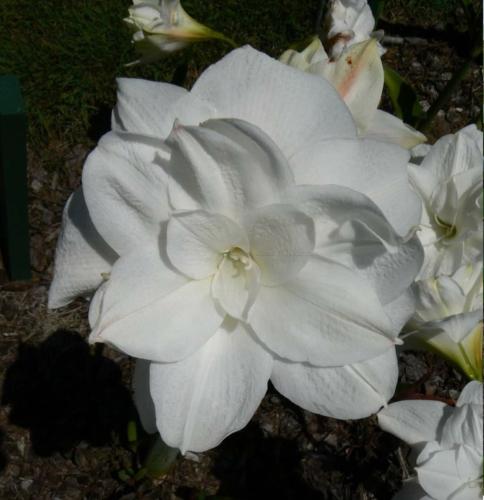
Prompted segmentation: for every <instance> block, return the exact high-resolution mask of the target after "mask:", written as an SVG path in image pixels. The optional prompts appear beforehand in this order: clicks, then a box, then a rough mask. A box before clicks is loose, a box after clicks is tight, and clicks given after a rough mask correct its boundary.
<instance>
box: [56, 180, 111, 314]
mask: <svg viewBox="0 0 484 500" xmlns="http://www.w3.org/2000/svg"><path fill="white" fill-rule="evenodd" d="M117 257H118V256H117V254H116V252H114V250H113V249H112V248H110V247H109V245H108V244H107V243H106V242H105V241H104V240H103V238H102V237H101V236H100V235H99V233H98V232H97V231H96V229H95V227H94V225H93V223H92V221H91V217H90V216H89V212H88V211H87V207H86V203H85V201H84V195H83V192H82V188H79V189H78V190H77V191H75V192H74V194H72V195H71V197H70V198H69V199H68V200H67V203H66V206H65V208H64V213H63V215H62V228H61V233H60V236H59V240H58V242H57V248H56V253H55V264H54V278H53V280H52V284H51V286H50V289H49V308H52V309H55V308H57V307H62V306H65V305H66V304H68V303H69V302H70V301H71V300H73V299H74V298H76V297H78V296H80V295H86V294H90V293H93V292H94V291H95V290H96V288H97V287H98V286H99V285H100V284H101V283H102V282H103V274H104V273H108V272H109V271H110V270H111V266H112V265H113V263H114V262H115V260H116V259H117Z"/></svg>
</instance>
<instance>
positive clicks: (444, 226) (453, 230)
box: [434, 215, 457, 239]
mask: <svg viewBox="0 0 484 500" xmlns="http://www.w3.org/2000/svg"><path fill="white" fill-rule="evenodd" d="M434 219H435V223H436V224H437V226H438V227H439V228H440V229H441V231H442V233H443V236H444V238H446V239H451V238H453V237H454V236H455V235H456V234H457V227H456V226H454V225H453V224H449V223H448V222H445V221H444V220H442V219H441V218H440V217H439V216H438V215H434Z"/></svg>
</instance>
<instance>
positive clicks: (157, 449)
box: [143, 434, 179, 479]
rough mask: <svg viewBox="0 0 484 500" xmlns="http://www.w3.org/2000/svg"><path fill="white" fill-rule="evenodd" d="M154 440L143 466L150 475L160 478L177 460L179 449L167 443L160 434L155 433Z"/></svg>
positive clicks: (153, 477)
mask: <svg viewBox="0 0 484 500" xmlns="http://www.w3.org/2000/svg"><path fill="white" fill-rule="evenodd" d="M152 440H153V444H152V445H151V448H150V451H149V452H148V455H147V457H146V460H145V461H144V464H143V466H144V469H146V474H147V475H148V476H149V477H151V478H152V479H158V478H160V477H162V476H164V475H165V474H166V473H167V472H168V471H169V470H170V468H171V467H172V466H173V464H174V463H175V462H176V459H177V458H178V454H179V450H178V449H177V448H171V447H170V446H168V445H167V444H165V443H164V442H163V441H162V439H161V437H160V435H159V434H155V435H154V436H153V438H152Z"/></svg>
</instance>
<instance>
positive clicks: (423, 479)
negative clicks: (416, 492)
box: [416, 450, 474, 500]
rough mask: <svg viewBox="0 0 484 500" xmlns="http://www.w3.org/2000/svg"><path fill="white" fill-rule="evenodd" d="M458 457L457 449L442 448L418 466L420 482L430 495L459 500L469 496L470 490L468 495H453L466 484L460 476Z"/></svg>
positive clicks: (464, 499)
mask: <svg viewBox="0 0 484 500" xmlns="http://www.w3.org/2000/svg"><path fill="white" fill-rule="evenodd" d="M456 458H457V451H456V450H441V451H437V452H435V453H433V454H432V455H431V456H430V458H429V459H428V460H427V461H425V462H424V463H423V464H421V465H419V466H418V467H417V468H416V469H417V475H418V479H419V481H420V484H421V485H422V487H423V489H424V490H425V491H426V492H427V493H428V494H429V495H430V496H432V497H434V498H442V499H454V498H456V499H458V500H466V499H468V498H469V496H468V493H469V492H465V493H467V496H466V495H465V494H464V496H453V493H456V492H457V491H458V490H460V489H461V488H462V487H463V486H464V485H465V481H464V480H463V479H462V478H461V477H460V476H459V472H458V469H457V463H456ZM472 498H474V497H473V496H472Z"/></svg>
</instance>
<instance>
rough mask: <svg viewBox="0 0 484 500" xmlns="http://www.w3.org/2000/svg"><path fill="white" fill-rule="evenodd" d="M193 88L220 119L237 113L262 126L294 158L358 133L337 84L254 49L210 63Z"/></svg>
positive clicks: (194, 93) (237, 51)
mask: <svg viewBox="0 0 484 500" xmlns="http://www.w3.org/2000/svg"><path fill="white" fill-rule="evenodd" d="M191 92H192V94H193V95H195V96H196V97H198V98H200V99H201V100H203V101H208V102H209V103H210V104H212V105H213V106H214V107H215V108H216V109H217V111H218V113H219V114H218V116H219V117H220V118H231V117H237V118H239V119H242V120H246V121H248V122H250V123H253V124H254V125H257V126H258V127H260V128H261V129H262V130H264V132H266V133H267V134H268V135H269V136H270V137H271V138H272V139H273V140H274V141H275V142H276V143H277V145H278V146H279V147H280V149H281V150H282V151H283V153H284V154H285V155H286V157H288V158H289V157H290V156H291V155H292V154H293V153H294V152H296V151H297V150H299V149H301V148H302V147H304V146H305V145H308V144H311V142H312V141H314V140H315V139H317V138H331V137H355V135H356V130H355V125H354V123H353V119H352V118H351V114H350V112H349V111H348V109H347V108H346V106H345V105H344V103H343V102H342V101H341V99H340V98H339V97H338V94H337V92H336V91H335V90H334V88H333V87H332V86H331V84H329V83H328V82H326V81H324V80H322V79H321V78H318V77H317V76H310V75H307V74H304V73H302V72H300V71H298V70H296V69H294V68H290V67H288V66H286V65H284V64H281V63H279V62H278V61H275V60H274V59H272V58H270V57H268V56H266V55H264V54H261V53H260V52H257V51H255V50H254V49H252V48H251V47H243V48H241V49H237V50H234V51H233V52H231V53H230V54H229V55H228V56H226V57H224V58H223V59H222V60H220V61H219V62H218V63H216V64H214V65H213V66H211V67H209V68H208V69H207V70H205V71H204V73H203V74H202V75H201V76H200V78H199V79H198V80H197V82H196V83H195V85H194V86H193V89H192V91H191ZM328 117H331V119H328Z"/></svg>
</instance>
